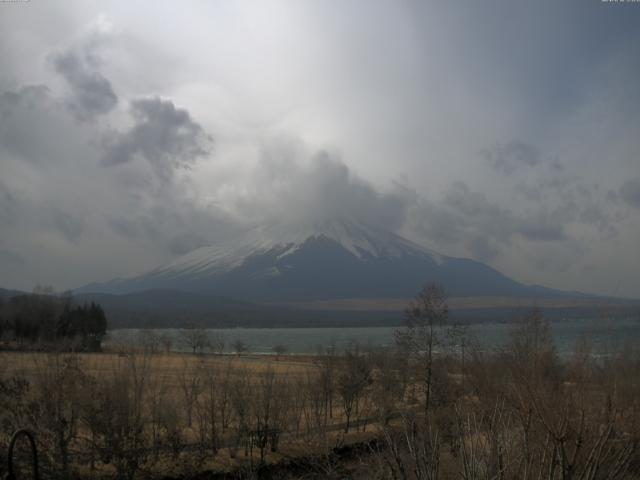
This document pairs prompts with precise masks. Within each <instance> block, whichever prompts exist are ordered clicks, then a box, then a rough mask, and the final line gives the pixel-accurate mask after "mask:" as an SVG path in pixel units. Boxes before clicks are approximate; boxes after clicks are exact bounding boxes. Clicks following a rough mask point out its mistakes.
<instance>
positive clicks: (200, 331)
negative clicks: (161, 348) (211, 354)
mask: <svg viewBox="0 0 640 480" xmlns="http://www.w3.org/2000/svg"><path fill="white" fill-rule="evenodd" d="M180 335H181V337H182V341H183V342H184V343H185V345H186V346H187V347H188V348H189V349H190V350H191V352H192V353H193V354H194V355H195V354H197V353H203V352H204V350H205V349H206V348H207V347H208V346H209V335H208V333H207V330H206V329H205V328H204V327H202V326H201V325H198V324H196V323H193V322H190V323H187V324H186V325H185V327H184V328H183V329H182V330H180Z"/></svg>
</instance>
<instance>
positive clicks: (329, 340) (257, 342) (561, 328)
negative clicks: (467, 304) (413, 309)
mask: <svg viewBox="0 0 640 480" xmlns="http://www.w3.org/2000/svg"><path fill="white" fill-rule="evenodd" d="M466 328H467V333H468V336H469V337H470V338H472V339H475V340H476V341H477V342H478V343H479V344H480V345H481V346H482V347H484V348H487V349H492V348H499V347H500V346H502V345H504V344H505V342H506V341H508V339H509V334H510V332H511V330H512V328H513V324H506V323H488V324H481V325H470V326H468V327H466ZM551 328H552V334H553V338H554V342H555V345H556V348H557V349H558V352H560V353H561V354H568V353H570V352H571V351H572V350H573V348H574V346H575V344H576V341H577V340H578V339H580V338H582V337H584V336H587V337H588V338H589V340H590V342H591V344H592V346H593V353H594V354H600V355H604V354H607V353H608V352H610V351H612V350H615V349H616V348H619V347H622V346H624V345H626V344H632V345H639V344H640V343H638V342H640V320H638V319H637V318H627V319H620V318H617V319H602V318H594V319H584V320H575V319H572V320H564V321H553V322H551ZM395 330H396V327H357V328H223V329H209V330H208V331H209V332H211V333H212V334H213V333H221V334H222V335H223V336H224V338H225V341H226V348H225V350H226V351H227V352H229V353H231V352H232V351H233V350H232V347H231V345H232V344H233V342H234V341H236V340H242V341H243V342H244V343H245V344H246V345H248V347H249V352H251V353H273V347H274V346H276V345H284V346H285V347H286V348H287V351H288V352H289V353H293V354H309V353H316V352H317V351H318V347H328V346H331V345H335V347H336V348H337V349H338V350H342V349H344V347H345V346H347V345H348V344H349V343H350V342H353V341H357V342H358V343H359V344H360V345H363V346H376V347H379V346H390V345H393V343H394V331H395ZM153 331H154V332H155V333H156V334H157V335H163V334H166V335H169V336H171V337H172V338H173V346H172V349H173V350H175V351H188V350H189V349H188V347H187V346H186V345H185V344H184V342H183V341H182V339H181V334H180V332H181V330H180V329H155V330H153ZM140 332H141V330H139V329H117V330H110V331H109V334H108V338H107V339H106V340H105V342H104V344H105V345H116V344H125V345H137V344H139V343H140V335H141V333H140Z"/></svg>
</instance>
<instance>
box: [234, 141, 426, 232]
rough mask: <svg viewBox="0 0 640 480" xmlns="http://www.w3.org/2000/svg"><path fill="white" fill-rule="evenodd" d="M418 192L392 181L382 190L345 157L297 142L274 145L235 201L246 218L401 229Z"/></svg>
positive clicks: (264, 150)
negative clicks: (353, 222) (344, 222)
mask: <svg viewBox="0 0 640 480" xmlns="http://www.w3.org/2000/svg"><path fill="white" fill-rule="evenodd" d="M414 201H415V192H412V191H411V190H410V189H407V188H405V187H403V186H402V185H401V184H399V183H393V184H392V185H391V187H390V188H389V189H388V190H387V191H382V190H379V189H377V188H376V187H374V186H373V185H371V184H370V183H368V182H366V181H365V180H363V179H361V178H360V177H359V176H358V175H356V174H354V173H353V172H352V171H351V170H350V169H349V167H348V166H347V165H346V164H345V163H344V162H343V161H342V160H341V158H340V156H339V155H337V154H335V153H330V152H327V151H317V152H315V153H312V152H310V151H308V150H307V149H306V148H305V147H304V146H302V145H300V144H296V142H291V141H283V140H282V139H280V140H277V141H273V142H271V143H270V144H269V145H268V146H266V147H265V148H264V149H263V151H262V153H261V157H260V160H259V162H258V164H257V167H256V168H255V170H254V171H253V175H252V177H251V178H250V179H249V182H248V183H246V184H245V187H244V188H243V189H242V190H241V191H239V193H238V195H237V197H236V198H235V200H234V204H235V207H236V209H237V211H238V212H239V215H240V217H241V218H247V219H248V220H249V221H256V222H258V221H259V222H269V221H284V222H289V223H296V222H300V223H304V222H323V221H325V220H327V219H333V218H348V219H354V220H359V221H361V222H363V223H366V224H369V225H374V226H377V227H383V228H386V229H390V230H398V229H400V228H402V226H403V225H404V223H405V221H406V218H407V214H408V210H409V206H410V205H411V204H412V203H413V202H414Z"/></svg>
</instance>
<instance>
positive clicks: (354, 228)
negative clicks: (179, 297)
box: [152, 220, 444, 274]
mask: <svg viewBox="0 0 640 480" xmlns="http://www.w3.org/2000/svg"><path fill="white" fill-rule="evenodd" d="M313 240H328V241H331V242H335V243H336V244H339V245H340V246H341V247H342V248H344V249H345V250H347V251H348V252H350V253H351V254H352V255H353V256H354V257H356V258H358V259H360V260H366V259H367V258H380V257H388V258H394V257H396V258H399V257H404V256H419V257H430V258H431V259H432V260H433V261H434V262H436V263H438V264H440V263H442V261H443V258H444V257H443V256H441V255H439V254H438V253H436V252H433V251H431V250H429V249H427V248H425V247H422V246H420V245H417V244H415V243H413V242H410V241H409V240H406V239H404V238H402V237H400V236H399V235H396V234H395V233H393V232H391V231H388V230H384V229H381V228H377V227H372V226H369V225H365V224H363V223H361V222H357V221H347V220H331V221H323V222H310V223H308V224H297V225H285V224H277V225H271V226H267V227H264V226H260V227H256V228H253V229H252V230H250V231H248V232H247V233H246V234H245V235H244V236H242V237H241V238H240V239H238V240H235V241H233V242H228V243H224V244H221V245H212V246H208V247H202V248H199V249H197V250H194V251H193V252H190V253H187V254H186V255H183V256H181V257H178V258H177V259H175V260H174V261H172V262H171V263H169V264H167V265H165V266H163V267H160V268H158V269H156V270H154V271H153V272H152V273H155V274H167V273H174V274H184V273H192V274H203V273H205V272H209V271H212V270H215V271H218V272H226V271H230V270H232V269H234V268H236V267H239V266H240V265H242V263H243V262H244V261H245V260H246V259H247V258H249V257H251V256H253V255H260V254H266V253H268V252H269V253H273V254H274V255H275V256H276V257H277V258H278V259H283V258H285V257H287V256H288V255H291V254H293V253H294V252H296V251H298V250H299V249H300V248H301V247H302V246H303V245H305V243H307V242H309V241H313Z"/></svg>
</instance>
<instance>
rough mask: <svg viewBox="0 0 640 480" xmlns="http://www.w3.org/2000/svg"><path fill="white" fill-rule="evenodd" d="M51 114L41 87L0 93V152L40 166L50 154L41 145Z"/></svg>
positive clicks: (51, 104) (46, 91)
mask: <svg viewBox="0 0 640 480" xmlns="http://www.w3.org/2000/svg"><path fill="white" fill-rule="evenodd" d="M55 110H56V105H55V102H54V100H53V98H52V96H51V91H50V90H49V88H48V87H46V86H44V85H23V86H21V87H19V88H17V89H16V90H9V91H5V92H2V93H0V152H1V151H2V150H4V152H5V155H7V154H9V155H17V156H18V157H20V158H21V159H25V160H28V161H30V162H33V163H43V162H44V161H45V159H46V157H47V154H51V151H50V150H48V148H47V147H48V145H45V144H46V143H48V142H47V140H48V139H49V138H48V134H49V131H50V128H49V127H50V124H49V123H50V122H49V121H48V120H49V118H48V117H49V116H50V113H51V112H53V111H55ZM57 141H58V142H59V141H60V139H57Z"/></svg>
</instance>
